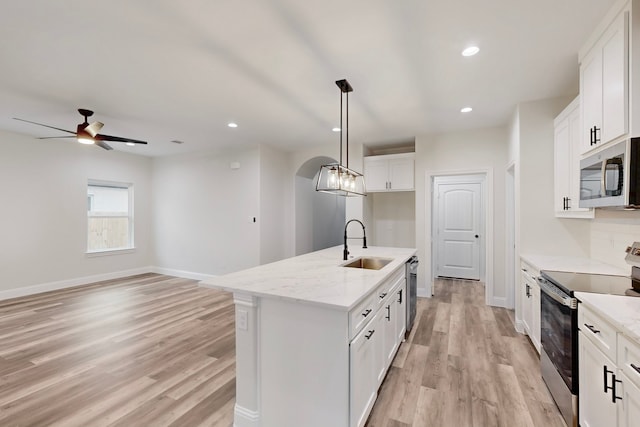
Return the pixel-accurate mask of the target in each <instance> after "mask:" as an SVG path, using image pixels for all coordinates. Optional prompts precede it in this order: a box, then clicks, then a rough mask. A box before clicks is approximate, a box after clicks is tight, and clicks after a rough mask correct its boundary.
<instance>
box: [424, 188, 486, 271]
mask: <svg viewBox="0 0 640 427" xmlns="http://www.w3.org/2000/svg"><path fill="white" fill-rule="evenodd" d="M435 187H436V188H435V190H436V191H435V194H436V196H437V200H436V209H437V211H436V216H437V218H436V221H437V222H436V224H437V227H436V233H437V235H436V242H437V243H436V247H437V251H438V252H437V256H436V258H437V265H436V275H437V276H440V277H455V278H460V279H471V280H480V241H481V235H480V232H481V224H482V212H481V200H482V184H481V183H480V182H460V183H455V182H452V183H446V182H438V181H436V183H435Z"/></svg>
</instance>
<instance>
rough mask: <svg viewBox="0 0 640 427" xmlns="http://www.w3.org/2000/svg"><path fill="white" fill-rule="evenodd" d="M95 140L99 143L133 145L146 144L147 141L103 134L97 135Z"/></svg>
mask: <svg viewBox="0 0 640 427" xmlns="http://www.w3.org/2000/svg"><path fill="white" fill-rule="evenodd" d="M94 138H95V140H96V141H98V140H100V141H116V142H131V143H133V144H146V143H147V141H140V140H138V139H131V138H122V137H119V136H112V135H103V134H100V133H99V134H97V135H96V136H95V137H94Z"/></svg>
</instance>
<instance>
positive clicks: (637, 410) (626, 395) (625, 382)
mask: <svg viewBox="0 0 640 427" xmlns="http://www.w3.org/2000/svg"><path fill="white" fill-rule="evenodd" d="M620 380H622V383H618V384H617V387H616V395H620V397H622V400H620V401H618V403H617V405H618V427H634V426H637V425H638V420H640V388H638V387H636V386H635V385H634V384H633V383H632V382H631V381H630V380H629V378H627V376H626V375H624V374H620Z"/></svg>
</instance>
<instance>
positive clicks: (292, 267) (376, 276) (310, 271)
mask: <svg viewBox="0 0 640 427" xmlns="http://www.w3.org/2000/svg"><path fill="white" fill-rule="evenodd" d="M342 249H343V248H342V246H335V247H333V248H328V249H323V250H321V251H317V252H311V253H308V254H305V255H300V256H296V257H293V258H288V259H285V260H282V261H277V262H274V263H271V264H265V265H261V266H258V267H253V268H250V269H247V270H242V271H238V272H235V273H230V274H226V275H224V276H217V277H213V278H210V279H207V280H204V281H202V282H200V285H201V286H203V287H208V288H214V289H222V290H225V291H228V292H234V293H243V294H248V295H252V296H257V297H267V298H280V299H287V300H295V301H298V302H301V303H306V304H314V305H322V306H329V307H332V308H336V309H340V310H347V311H348V310H351V309H352V308H353V307H354V306H355V305H357V304H358V303H359V302H360V301H361V300H362V299H364V298H365V297H366V296H367V295H368V294H369V293H370V292H371V291H373V290H374V289H375V288H376V286H377V285H379V284H380V283H382V282H383V281H384V280H385V279H387V278H388V277H389V276H390V275H391V274H392V273H393V272H394V271H396V269H397V268H398V267H403V268H404V264H405V262H406V261H407V260H408V259H409V258H411V256H413V255H415V253H416V249H411V248H388V247H379V246H372V247H369V248H368V249H362V247H359V246H356V245H352V246H349V251H350V256H349V260H351V259H352V258H353V259H355V258H358V257H360V256H368V257H380V258H392V259H393V261H391V262H390V263H389V264H387V265H386V266H384V267H383V268H382V269H380V270H366V269H361V268H347V267H342V264H345V263H347V262H349V261H343V259H342Z"/></svg>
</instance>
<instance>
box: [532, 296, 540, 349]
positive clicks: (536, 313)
mask: <svg viewBox="0 0 640 427" xmlns="http://www.w3.org/2000/svg"><path fill="white" fill-rule="evenodd" d="M530 286H531V291H530V292H531V318H532V320H531V341H532V342H533V346H534V347H535V348H536V350H537V351H538V354H540V286H538V284H537V283H530Z"/></svg>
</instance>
